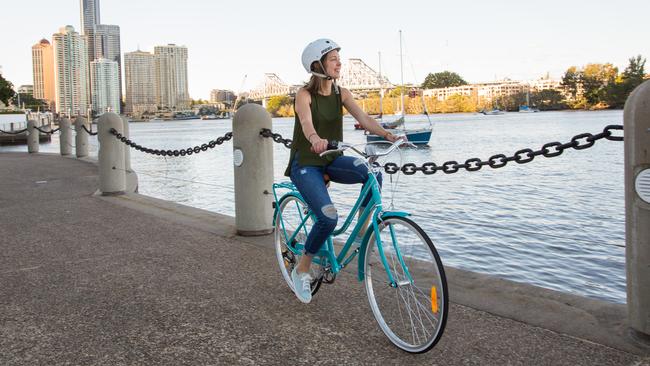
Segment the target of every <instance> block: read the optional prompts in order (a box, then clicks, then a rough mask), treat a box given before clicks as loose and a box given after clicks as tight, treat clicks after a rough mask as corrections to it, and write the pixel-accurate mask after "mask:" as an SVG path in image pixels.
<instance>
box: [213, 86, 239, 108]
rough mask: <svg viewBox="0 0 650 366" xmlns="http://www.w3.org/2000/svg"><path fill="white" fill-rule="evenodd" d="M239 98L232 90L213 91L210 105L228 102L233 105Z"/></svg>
mask: <svg viewBox="0 0 650 366" xmlns="http://www.w3.org/2000/svg"><path fill="white" fill-rule="evenodd" d="M235 99H237V96H236V95H235V93H234V92H233V91H232V90H222V89H212V90H211V91H210V103H221V102H226V103H228V104H232V103H234V102H235Z"/></svg>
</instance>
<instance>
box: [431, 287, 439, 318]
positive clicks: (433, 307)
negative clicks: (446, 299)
mask: <svg viewBox="0 0 650 366" xmlns="http://www.w3.org/2000/svg"><path fill="white" fill-rule="evenodd" d="M431 311H432V312H434V313H438V291H436V287H435V286H433V287H431Z"/></svg>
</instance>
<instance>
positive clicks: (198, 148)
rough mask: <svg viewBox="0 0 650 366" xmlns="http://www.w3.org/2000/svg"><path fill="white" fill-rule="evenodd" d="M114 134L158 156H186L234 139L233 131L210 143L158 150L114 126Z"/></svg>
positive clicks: (128, 143) (121, 139)
mask: <svg viewBox="0 0 650 366" xmlns="http://www.w3.org/2000/svg"><path fill="white" fill-rule="evenodd" d="M109 132H110V133H111V134H112V135H114V136H115V137H116V138H117V139H118V140H120V141H122V142H123V143H125V144H126V145H128V146H130V147H132V148H134V149H136V150H138V151H142V152H144V153H147V154H152V155H158V156H170V157H171V156H185V155H192V154H198V153H200V152H201V151H207V150H208V149H212V148H214V147H215V146H217V145H221V144H223V143H224V142H226V141H228V140H230V139H232V132H228V133H226V134H225V135H224V136H223V137H218V138H217V139H216V140H212V141H210V142H208V143H205V144H202V145H200V146H194V147H188V148H187V149H182V150H158V149H150V148H148V147H143V146H140V145H138V144H136V143H135V142H133V141H131V140H129V139H127V138H126V137H125V136H123V135H122V134H121V133H119V132H117V130H115V129H114V128H111V129H110V131H109Z"/></svg>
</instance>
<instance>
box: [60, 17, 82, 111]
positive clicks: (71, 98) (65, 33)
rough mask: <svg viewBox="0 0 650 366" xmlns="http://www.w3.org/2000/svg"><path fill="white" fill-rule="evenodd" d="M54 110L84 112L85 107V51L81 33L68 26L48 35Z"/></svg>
mask: <svg viewBox="0 0 650 366" xmlns="http://www.w3.org/2000/svg"><path fill="white" fill-rule="evenodd" d="M52 44H53V50H54V93H55V101H56V111H57V112H58V113H62V114H68V115H71V114H77V113H81V114H85V113H86V110H87V108H88V99H89V92H88V91H89V90H88V84H89V83H88V79H89V75H88V53H87V50H86V42H85V39H84V37H83V36H81V35H80V34H79V33H77V32H76V31H75V30H74V27H73V26H71V25H68V26H65V27H62V28H61V29H59V33H55V34H53V35H52Z"/></svg>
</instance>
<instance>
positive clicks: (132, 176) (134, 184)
mask: <svg viewBox="0 0 650 366" xmlns="http://www.w3.org/2000/svg"><path fill="white" fill-rule="evenodd" d="M120 117H121V118H122V125H123V126H124V132H123V133H122V134H123V135H124V136H126V138H130V137H131V133H130V132H129V119H128V118H126V117H124V116H120ZM124 169H125V170H126V191H127V192H135V193H137V192H138V175H137V174H136V173H135V172H134V171H133V169H131V148H130V147H129V146H126V145H124Z"/></svg>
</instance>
